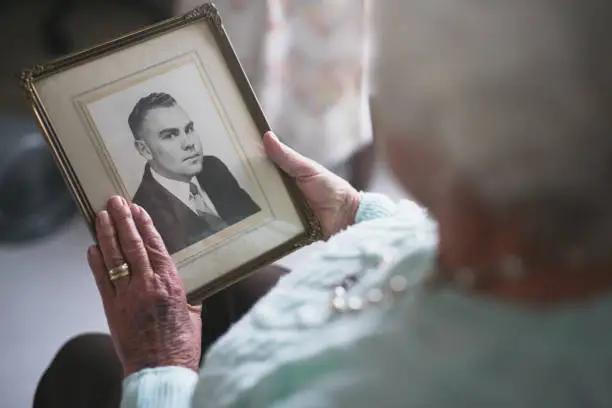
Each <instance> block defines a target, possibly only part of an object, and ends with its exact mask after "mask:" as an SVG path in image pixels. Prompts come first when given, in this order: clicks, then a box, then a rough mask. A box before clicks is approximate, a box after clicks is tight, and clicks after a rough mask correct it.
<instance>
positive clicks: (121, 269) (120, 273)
mask: <svg viewBox="0 0 612 408" xmlns="http://www.w3.org/2000/svg"><path fill="white" fill-rule="evenodd" d="M129 275H130V267H129V265H128V264H127V263H125V262H124V263H122V264H121V265H119V266H115V267H114V268H111V269H110V270H109V271H108V276H109V278H110V280H111V281H114V280H116V279H119V278H125V277H126V276H129Z"/></svg>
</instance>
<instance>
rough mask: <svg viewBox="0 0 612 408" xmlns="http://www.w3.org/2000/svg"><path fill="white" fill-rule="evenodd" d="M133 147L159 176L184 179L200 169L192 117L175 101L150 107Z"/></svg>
mask: <svg viewBox="0 0 612 408" xmlns="http://www.w3.org/2000/svg"><path fill="white" fill-rule="evenodd" d="M141 138H142V140H137V141H136V148H137V149H138V151H139V153H140V154H141V155H142V156H143V157H145V158H146V159H147V160H148V161H149V163H150V164H151V167H152V168H153V169H154V170H155V171H157V172H158V173H160V174H161V175H162V176H165V177H168V178H171V179H175V180H182V181H187V180H189V179H191V177H193V176H195V175H196V174H198V173H199V172H200V171H201V170H202V143H201V141H200V136H199V135H198V134H197V132H196V131H195V130H194V125H193V121H192V120H191V119H190V118H189V116H188V115H187V113H186V112H185V111H184V110H183V109H182V108H181V107H180V106H178V105H174V106H171V107H159V108H155V109H152V110H150V111H149V112H148V113H147V115H146V116H145V118H144V121H143V123H142V127H141Z"/></svg>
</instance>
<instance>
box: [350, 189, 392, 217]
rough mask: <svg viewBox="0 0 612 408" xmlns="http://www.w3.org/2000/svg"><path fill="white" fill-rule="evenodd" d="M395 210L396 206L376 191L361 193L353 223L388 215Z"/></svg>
mask: <svg viewBox="0 0 612 408" xmlns="http://www.w3.org/2000/svg"><path fill="white" fill-rule="evenodd" d="M396 211H397V206H396V204H395V203H394V202H393V201H392V200H391V199H390V198H389V197H387V196H385V195H382V194H378V193H361V201H360V202H359V208H358V209H357V214H356V215H355V223H356V224H359V223H360V222H362V221H368V220H373V219H375V218H383V217H388V216H390V215H393V214H394V213H395V212H396Z"/></svg>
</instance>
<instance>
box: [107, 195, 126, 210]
mask: <svg viewBox="0 0 612 408" xmlns="http://www.w3.org/2000/svg"><path fill="white" fill-rule="evenodd" d="M110 206H111V208H112V209H113V210H115V211H123V212H125V211H124V210H125V209H127V208H129V207H128V206H127V202H126V201H125V200H124V199H123V198H122V197H119V196H112V197H111V199H110Z"/></svg>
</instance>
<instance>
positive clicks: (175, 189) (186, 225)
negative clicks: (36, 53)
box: [89, 65, 261, 253]
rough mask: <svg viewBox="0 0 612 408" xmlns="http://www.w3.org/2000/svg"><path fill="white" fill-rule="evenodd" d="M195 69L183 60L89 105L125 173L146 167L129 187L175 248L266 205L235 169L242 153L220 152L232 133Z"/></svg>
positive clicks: (171, 248)
mask: <svg viewBox="0 0 612 408" xmlns="http://www.w3.org/2000/svg"><path fill="white" fill-rule="evenodd" d="M193 70H194V67H193V66H191V65H187V66H184V67H179V68H177V69H175V70H172V71H170V72H167V73H164V74H162V75H159V76H155V77H153V78H151V79H149V80H147V81H143V82H141V83H140V84H138V85H135V86H133V87H130V88H127V89H125V90H123V91H120V92H117V93H114V94H112V95H111V96H109V97H107V98H105V99H102V100H100V101H98V102H96V103H93V104H91V105H90V106H89V109H90V111H91V112H92V116H93V118H94V120H96V121H97V123H96V126H97V127H98V128H99V129H100V130H101V134H102V137H103V138H104V139H105V143H106V144H107V145H108V147H109V151H110V152H111V156H113V157H112V159H113V160H114V161H115V163H116V165H117V169H118V172H119V174H120V175H121V178H122V179H125V178H127V179H133V176H134V174H135V173H138V174H140V176H139V180H138V183H137V185H135V183H134V181H133V180H131V181H132V182H131V188H128V190H131V191H133V193H132V194H131V195H132V197H131V199H132V201H133V202H134V203H136V204H138V205H140V206H141V207H143V208H144V209H145V210H146V211H147V212H148V213H149V215H150V216H151V218H152V219H153V223H154V224H155V226H156V227H157V229H158V230H159V232H160V234H161V236H162V238H163V240H164V242H165V244H166V246H167V248H168V251H169V252H170V253H176V252H179V251H181V250H182V249H184V248H186V247H188V246H190V245H192V244H194V243H197V242H199V241H201V240H203V239H205V238H207V237H209V236H212V235H214V234H216V233H218V232H220V231H222V230H224V229H226V228H227V227H229V226H232V225H234V224H236V223H238V222H240V221H242V220H244V219H246V218H248V217H250V216H251V215H254V214H256V213H258V212H259V211H261V207H260V206H259V205H258V204H257V203H256V201H255V200H254V199H253V197H252V196H251V195H250V194H249V192H248V191H247V189H246V188H245V187H244V186H243V185H242V184H246V183H247V182H248V179H247V177H244V176H243V177H242V180H239V179H238V178H237V177H236V175H234V172H239V171H240V169H241V167H242V166H241V165H240V163H238V160H236V159H235V158H234V159H231V158H230V159H229V161H230V163H229V165H228V163H226V162H225V161H224V159H223V158H221V157H219V154H220V153H223V152H224V151H225V156H228V157H231V150H230V148H231V146H230V147H225V148H224V146H223V145H224V144H225V145H227V144H228V143H227V141H226V139H227V138H226V137H225V136H224V135H223V133H224V132H222V131H221V129H220V126H218V125H215V123H218V122H219V119H218V118H216V117H215V116H214V113H215V109H214V108H213V107H212V104H210V102H208V103H207V99H205V98H202V94H203V93H204V90H202V91H201V93H199V92H197V88H198V86H197V75H196V73H195V72H193ZM189 77H192V78H194V80H193V82H186V81H185V78H189ZM179 78H180V79H182V80H179ZM173 89H174V91H173ZM175 95H180V96H181V97H179V96H175ZM196 97H198V98H197V99H196ZM184 101H186V102H187V103H190V104H191V106H190V108H191V109H190V112H188V111H187V108H186V104H185V103H184ZM105 130H107V131H106V132H105ZM126 131H129V132H126ZM118 134H121V136H122V138H121V139H120V138H119V137H118ZM125 138H129V139H128V140H126V139H125ZM127 149H130V150H131V151H127ZM124 162H125V164H124ZM135 163H140V165H139V166H135V165H134V164H135Z"/></svg>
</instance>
